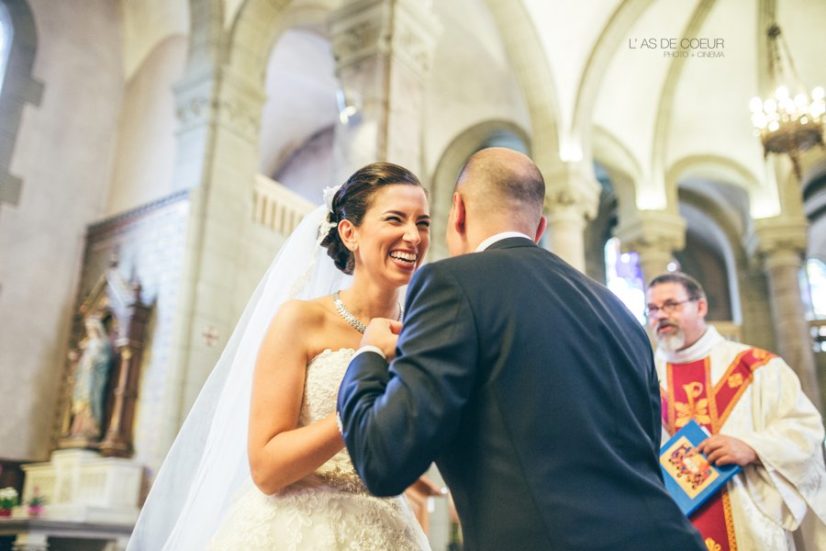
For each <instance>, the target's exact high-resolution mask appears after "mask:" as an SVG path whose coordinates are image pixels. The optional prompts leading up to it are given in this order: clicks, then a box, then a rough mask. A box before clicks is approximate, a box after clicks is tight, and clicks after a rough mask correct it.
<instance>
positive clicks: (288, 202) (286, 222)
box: [252, 174, 316, 235]
mask: <svg viewBox="0 0 826 551" xmlns="http://www.w3.org/2000/svg"><path fill="white" fill-rule="evenodd" d="M315 207H316V205H314V204H312V203H311V202H310V201H308V200H306V199H304V198H303V197H301V196H300V195H298V194H297V193H295V192H294V191H292V190H290V189H288V188H287V187H285V186H283V185H282V184H279V183H278V182H276V181H275V180H272V179H270V178H267V177H266V176H264V175H262V174H258V175H256V177H255V188H254V189H253V207H252V213H253V214H252V217H253V221H254V222H256V223H258V224H261V225H262V226H266V227H268V228H270V229H272V230H274V231H277V232H278V233H281V234H282V235H289V234H290V233H292V231H293V230H294V229H295V227H296V226H297V225H298V223H299V222H301V219H302V218H304V216H305V215H306V214H307V213H308V212H310V211H311V210H313V209H314V208H315Z"/></svg>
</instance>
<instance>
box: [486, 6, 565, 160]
mask: <svg viewBox="0 0 826 551" xmlns="http://www.w3.org/2000/svg"><path fill="white" fill-rule="evenodd" d="M486 3H487V6H488V9H489V10H490V12H491V14H492V15H493V17H494V20H495V21H496V25H497V27H498V28H499V33H500V35H501V36H502V40H503V42H504V44H505V49H506V51H507V53H508V58H509V59H510V61H511V64H512V66H513V68H514V72H515V74H516V77H517V79H518V82H519V85H520V87H521V88H522V91H523V93H524V94H525V102H526V104H527V105H528V112H529V113H530V119H531V143H532V147H531V150H532V156H533V159H534V161H535V162H536V164H537V166H539V168H540V170H542V172H543V173H547V172H549V171H550V170H551V169H552V168H553V167H554V166H555V165H556V164H558V162H559V144H560V136H559V112H560V111H559V101H558V99H557V96H558V94H557V91H556V89H557V88H556V83H555V82H554V78H553V74H552V73H551V70H550V67H549V65H548V59H547V58H546V56H545V54H544V52H545V49H544V47H543V46H542V42H541V40H540V39H539V36H538V35H537V33H536V27H535V26H534V25H533V22H532V21H531V18H530V17H529V15H528V13H527V8H526V7H525V5H524V2H522V1H519V2H514V1H513V0H486Z"/></svg>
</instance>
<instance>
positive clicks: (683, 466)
mask: <svg viewBox="0 0 826 551" xmlns="http://www.w3.org/2000/svg"><path fill="white" fill-rule="evenodd" d="M708 437H709V434H708V432H706V430H705V429H704V428H703V427H701V426H700V425H698V424H697V422H696V421H694V420H693V419H692V420H691V421H689V422H688V423H687V424H686V425H685V426H684V427H683V428H681V429H680V430H679V431H677V433H676V434H675V435H674V436H673V437H671V439H670V440H669V441H668V442H666V443H665V445H664V446H663V447H662V448H661V449H660V469H662V472H663V480H664V481H665V488H666V489H667V490H668V493H670V494H671V497H672V498H674V501H676V502H677V505H678V506H679V507H680V510H681V511H682V512H683V514H685V515H686V516H691V514H692V513H693V512H694V511H695V510H697V508H698V507H699V506H700V505H702V504H703V503H705V501H706V500H707V499H708V498H710V497H712V496H713V495H714V494H716V493H717V491H718V490H720V488H721V487H722V486H724V485H725V484H726V483H727V482H728V481H729V480H730V479H731V477H733V476H734V475H736V474H737V473H739V472H740V466H739V465H724V466H721V467H718V466H716V465H712V464H711V463H710V462H709V461H708V458H707V457H706V456H705V455H703V454H702V453H700V452H699V451H698V450H697V446H698V445H699V444H700V443H701V442H702V441H703V440H705V439H706V438H708Z"/></svg>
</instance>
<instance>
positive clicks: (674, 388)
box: [660, 348, 774, 551]
mask: <svg viewBox="0 0 826 551" xmlns="http://www.w3.org/2000/svg"><path fill="white" fill-rule="evenodd" d="M773 357H774V355H772V354H771V353H769V352H766V351H765V350H760V349H759V348H749V349H748V350H744V351H743V352H741V353H740V354H738V355H737V357H736V358H734V361H733V362H732V363H731V365H729V367H728V369H726V372H725V374H724V375H723V376H722V377H721V378H720V380H719V381H718V382H717V384H716V385H715V384H714V382H713V380H712V378H711V365H710V358H709V357H706V358H703V359H701V360H697V361H694V362H687V363H680V364H671V363H669V364H667V365H666V381H665V382H666V385H667V388H666V389H663V388H662V387H660V398H661V400H662V418H663V426H664V427H666V429H667V430H668V432H669V433H670V434H674V433H675V432H676V431H678V430H679V429H680V428H682V427H683V425H685V424H686V423H687V422H688V421H689V419H694V420H695V421H697V423H698V424H700V425H702V426H703V427H705V428H706V430H708V431H709V432H710V433H711V434H717V433H718V432H720V429H721V428H722V427H723V425H724V424H725V422H726V420H727V419H728V416H729V414H730V413H731V411H732V410H733V409H734V406H735V405H737V402H738V400H739V399H740V397H741V396H742V395H743V392H745V390H746V388H748V386H749V384H750V383H751V381H752V373H754V371H755V370H756V369H757V368H758V367H760V366H762V365H765V364H766V363H767V362H768V361H769V360H771V359H772V358H773ZM691 522H692V523H693V524H694V526H695V527H696V528H697V529H698V530H699V531H700V534H702V536H703V539H704V540H705V543H706V546H707V547H708V548H709V550H713V551H735V550H736V549H737V541H736V540H735V537H734V524H733V522H732V518H731V505H730V502H729V496H728V491H727V490H725V489H724V490H722V491H721V492H720V493H718V494H717V495H716V496H715V497H713V498H711V499H709V500H708V501H707V502H706V503H705V504H704V505H703V506H702V507H700V508H699V509H698V510H697V511H696V512H694V514H692V515H691Z"/></svg>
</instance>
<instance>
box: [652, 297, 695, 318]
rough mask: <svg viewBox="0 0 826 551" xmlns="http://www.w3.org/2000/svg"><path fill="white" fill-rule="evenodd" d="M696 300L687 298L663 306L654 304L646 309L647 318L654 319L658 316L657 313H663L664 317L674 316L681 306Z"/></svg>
mask: <svg viewBox="0 0 826 551" xmlns="http://www.w3.org/2000/svg"><path fill="white" fill-rule="evenodd" d="M695 300H697V299H696V298H687V299H685V300H667V301H665V302H663V305H662V306H654V305H653V304H649V305H648V306H646V307H645V315H646V317H649V318H653V317H654V316H656V315H657V312H662V313H663V314H664V315H666V316H668V315H669V314H673V313H674V312H675V311H677V310H678V309H679V308H680V306H682V305H683V304H685V303H686V302H694V301H695Z"/></svg>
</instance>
